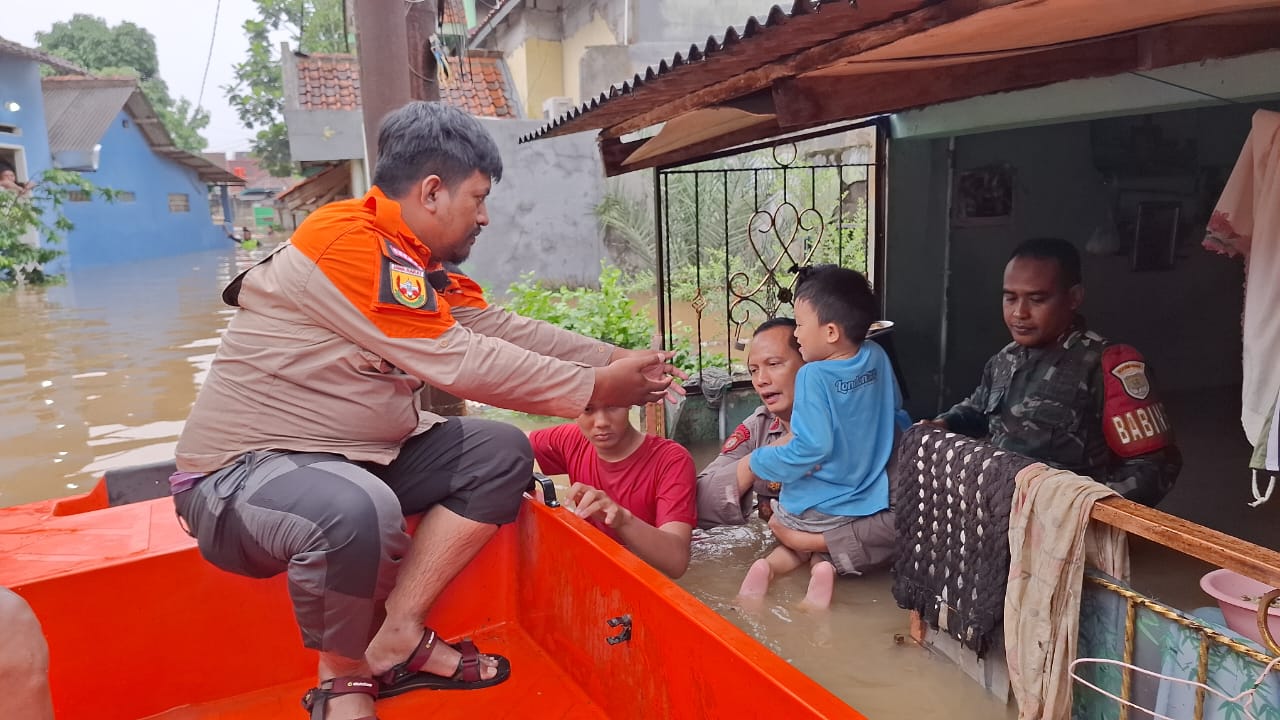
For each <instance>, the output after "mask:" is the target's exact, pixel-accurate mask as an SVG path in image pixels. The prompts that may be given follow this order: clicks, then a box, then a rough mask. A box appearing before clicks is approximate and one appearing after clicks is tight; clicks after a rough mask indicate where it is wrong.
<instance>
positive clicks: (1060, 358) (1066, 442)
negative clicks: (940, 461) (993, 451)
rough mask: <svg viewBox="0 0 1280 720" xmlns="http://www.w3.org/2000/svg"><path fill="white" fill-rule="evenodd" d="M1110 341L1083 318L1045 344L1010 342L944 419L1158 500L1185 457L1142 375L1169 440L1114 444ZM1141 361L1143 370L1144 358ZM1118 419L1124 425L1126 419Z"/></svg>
mask: <svg viewBox="0 0 1280 720" xmlns="http://www.w3.org/2000/svg"><path fill="white" fill-rule="evenodd" d="M1108 347H1112V345H1111V343H1109V342H1108V341H1107V340H1106V339H1104V338H1103V337H1101V336H1099V335H1097V334H1095V333H1093V332H1090V331H1088V330H1086V329H1085V327H1084V323H1083V321H1078V322H1077V323H1076V324H1075V325H1074V326H1073V327H1072V329H1071V330H1069V331H1068V332H1067V334H1066V335H1065V336H1064V338H1063V340H1062V341H1061V342H1060V343H1055V344H1053V345H1051V346H1048V347H1043V348H1024V347H1022V346H1020V345H1018V344H1017V343H1010V344H1009V345H1007V346H1005V347H1004V349H1002V350H1001V351H1000V352H998V353H996V354H995V355H994V356H992V358H991V359H990V360H988V361H987V365H986V367H985V368H984V369H983V371H982V382H981V384H979V385H978V387H977V389H976V390H974V391H973V394H972V395H970V396H969V397H968V398H966V399H965V400H964V401H962V402H960V403H958V404H957V405H956V406H955V407H953V408H951V410H949V411H948V412H946V413H945V414H943V415H942V416H940V418H939V419H942V420H945V421H946V423H947V427H948V428H949V429H951V430H952V431H953V432H958V433H963V434H965V435H969V436H971V437H984V436H990V438H989V441H990V442H991V443H992V444H993V445H996V446H997V447H1000V448H1003V449H1005V450H1009V451H1012V452H1016V453H1019V454H1021V455H1025V456H1027V457H1030V458H1034V459H1036V460H1039V461H1041V462H1044V463H1046V464H1049V465H1052V466H1054V467H1059V468H1063V469H1065V470H1070V471H1072V472H1074V473H1077V474H1079V475H1085V476H1088V477H1092V478H1093V479H1095V480H1097V481H1099V482H1102V483H1105V484H1106V485H1109V486H1111V487H1112V488H1113V489H1115V490H1116V492H1118V493H1120V494H1121V495H1124V496H1125V497H1127V498H1129V499H1131V500H1134V501H1137V502H1141V503H1144V504H1147V505H1155V504H1156V503H1158V502H1159V501H1160V499H1161V498H1163V497H1164V496H1165V494H1166V493H1168V492H1169V490H1170V489H1172V487H1173V483H1174V481H1175V480H1176V479H1177V475H1178V472H1179V471H1180V470H1181V468H1182V458H1181V455H1180V454H1179V453H1178V449H1177V447H1176V446H1175V445H1173V444H1172V442H1171V438H1172V429H1171V428H1170V427H1169V425H1168V419H1167V415H1166V414H1165V413H1164V410H1163V406H1162V405H1160V404H1159V402H1158V396H1157V395H1156V393H1155V390H1154V389H1153V388H1151V387H1149V385H1148V383H1149V380H1148V379H1147V378H1146V377H1145V376H1144V377H1142V378H1141V384H1140V385H1138V386H1136V387H1138V388H1139V390H1140V392H1141V395H1142V397H1143V398H1144V399H1147V398H1149V400H1150V403H1149V405H1154V406H1155V409H1154V410H1153V411H1152V413H1151V414H1150V415H1149V416H1148V415H1147V413H1146V411H1145V410H1144V412H1143V422H1144V423H1146V422H1147V418H1148V417H1151V418H1157V415H1156V413H1158V419H1156V420H1153V421H1152V422H1153V423H1154V424H1155V425H1156V426H1157V428H1159V429H1161V430H1162V435H1163V436H1164V437H1167V438H1170V442H1168V444H1166V445H1165V446H1164V447H1161V448H1158V449H1156V450H1154V451H1151V452H1147V453H1144V454H1139V455H1133V456H1129V457H1122V456H1121V455H1120V454H1118V453H1117V452H1115V450H1113V447H1112V444H1110V443H1109V441H1108V436H1107V433H1106V432H1105V427H1104V426H1105V424H1106V423H1107V422H1111V421H1116V418H1115V417H1113V416H1112V415H1111V414H1110V411H1109V410H1108V409H1107V408H1106V407H1104V405H1105V404H1106V403H1107V390H1106V388H1105V387H1104V374H1103V363H1102V359H1103V352H1104V350H1106V349H1107V348H1108ZM1130 352H1133V353H1134V355H1136V351H1132V350H1130ZM1138 357H1139V358H1140V356H1138ZM1138 365H1139V367H1140V368H1141V369H1142V370H1141V372H1142V373H1145V364H1144V363H1141V362H1139V363H1138ZM1117 387H1119V386H1117ZM1120 417H1121V418H1123V417H1124V416H1123V415H1121V416H1120ZM1117 425H1118V426H1119V427H1120V432H1121V433H1124V432H1126V431H1125V425H1124V423H1123V420H1121V421H1119V422H1118V423H1117Z"/></svg>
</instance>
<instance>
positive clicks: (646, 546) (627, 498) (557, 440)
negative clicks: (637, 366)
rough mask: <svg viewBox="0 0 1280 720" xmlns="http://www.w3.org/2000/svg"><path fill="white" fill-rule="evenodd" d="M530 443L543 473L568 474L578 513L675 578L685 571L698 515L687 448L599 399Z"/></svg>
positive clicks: (539, 433) (533, 436) (537, 432)
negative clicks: (649, 430)
mask: <svg viewBox="0 0 1280 720" xmlns="http://www.w3.org/2000/svg"><path fill="white" fill-rule="evenodd" d="M529 443H530V444H531V445H533V456H534V459H535V460H537V462H538V467H539V468H541V469H542V472H544V473H547V474H548V475H568V476H569V481H570V483H572V484H571V486H570V487H569V499H570V500H571V501H573V504H574V507H576V508H577V510H576V513H577V515H578V517H581V518H585V519H587V520H589V521H590V522H591V524H592V525H595V526H596V527H598V528H600V529H601V530H603V531H604V532H605V534H607V535H609V536H610V537H612V538H613V539H615V540H617V541H618V542H620V543H622V544H623V545H625V546H627V549H629V550H631V552H633V553H635V554H636V555H638V556H639V557H640V559H641V560H644V561H645V562H647V563H649V564H650V565H652V566H654V567H655V568H657V569H659V570H661V571H662V572H664V573H666V574H667V575H669V576H670V577H673V578H678V577H680V576H681V575H683V574H684V571H685V570H686V569H688V567H689V539H690V538H691V537H692V535H693V526H694V525H695V524H697V521H698V518H697V510H696V505H695V500H694V497H695V491H694V488H695V486H696V483H695V480H694V476H695V473H694V469H693V458H692V457H691V456H690V455H689V451H688V450H685V449H684V448H683V447H681V446H680V445H679V444H677V443H675V442H672V441H671V440H667V439H666V438H661V437H657V436H655V435H646V434H644V433H642V432H640V431H639V430H637V429H636V428H635V427H634V426H633V425H632V424H631V419H630V417H629V408H625V407H604V406H595V405H588V406H587V409H586V410H584V411H583V413H582V414H581V415H579V416H578V419H577V421H576V422H575V423H572V424H568V425H558V426H556V427H553V428H547V429H545V430H535V431H534V432H532V433H530V434H529Z"/></svg>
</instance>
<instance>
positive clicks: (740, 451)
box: [697, 318, 804, 528]
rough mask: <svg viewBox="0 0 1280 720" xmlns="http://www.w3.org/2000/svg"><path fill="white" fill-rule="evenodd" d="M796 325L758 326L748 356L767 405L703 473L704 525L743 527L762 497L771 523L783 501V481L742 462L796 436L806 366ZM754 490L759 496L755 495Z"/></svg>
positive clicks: (700, 519)
mask: <svg viewBox="0 0 1280 720" xmlns="http://www.w3.org/2000/svg"><path fill="white" fill-rule="evenodd" d="M795 327H796V324H795V321H794V320H792V319H791V318H774V319H772V320H768V321H765V322H764V323H763V324H761V325H760V327H758V328H756V332H755V334H754V336H752V338H751V348H750V350H749V351H748V352H747V369H748V371H749V372H750V373H751V385H752V386H753V387H754V388H755V390H756V393H757V394H758V395H759V396H760V401H761V402H762V403H763V404H762V405H761V406H760V407H758V408H756V411H755V412H753V413H751V415H750V416H748V417H747V419H745V420H743V421H742V424H741V425H739V426H738V427H737V429H735V430H734V431H733V433H731V434H730V435H729V437H728V438H727V439H726V440H725V442H724V447H723V448H721V450H720V454H719V455H718V456H716V458H715V459H714V460H712V461H711V462H710V463H709V464H708V465H707V467H706V468H704V469H703V470H702V472H701V473H699V474H698V481H697V482H698V526H699V527H701V528H712V527H717V526H720V525H743V524H745V523H746V522H747V520H748V519H749V518H750V517H751V508H752V507H754V506H755V504H756V501H757V498H758V501H759V505H760V517H761V518H763V519H765V520H768V519H769V514H770V510H769V500H771V499H773V498H776V497H778V491H779V490H780V489H781V488H780V487H779V486H778V484H777V483H768V482H765V481H764V480H761V479H759V478H757V477H755V476H754V475H752V474H751V473H750V472H743V471H745V470H747V469H749V468H747V464H746V463H739V462H738V461H739V460H743V459H745V458H746V457H747V456H748V455H750V454H751V451H752V450H755V449H756V448H761V447H764V446H766V445H775V444H777V443H779V442H781V441H782V438H783V437H784V436H786V434H787V433H789V432H790V430H791V429H790V427H789V423H790V422H791V403H792V400H793V396H794V394H795V382H796V372H797V371H799V370H800V366H801V365H803V364H804V358H802V357H800V349H799V346H798V345H796V341H795V336H794V335H793V333H794V332H795ZM753 491H754V492H753Z"/></svg>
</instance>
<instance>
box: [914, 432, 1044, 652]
mask: <svg viewBox="0 0 1280 720" xmlns="http://www.w3.org/2000/svg"><path fill="white" fill-rule="evenodd" d="M1031 463H1032V461H1031V460H1030V459H1028V458H1025V457H1022V456H1021V455H1016V454H1014V453H1010V452H1005V451H1002V450H1000V449H999V448H996V447H994V446H992V445H988V444H986V443H983V442H979V441H977V440H972V439H970V438H967V437H964V436H963V435H956V434H954V433H948V432H943V431H941V430H937V429H935V428H933V427H930V426H928V425H917V426H915V427H913V428H911V429H910V430H908V431H907V432H906V433H904V434H903V436H902V442H901V444H900V445H899V448H898V455H897V466H896V472H897V473H898V476H897V483H896V486H895V488H894V497H893V500H894V502H893V505H894V511H895V513H896V514H897V548H896V554H897V559H896V560H895V562H894V581H893V597H894V599H895V600H897V602H898V606H899V607H902V608H905V609H907V610H915V611H916V612H919V613H920V615H921V616H922V617H923V618H924V620H925V621H926V622H928V623H929V624H930V625H932V626H933V627H936V628H938V629H939V630H942V631H943V632H946V633H947V634H949V635H951V636H952V637H954V638H955V639H957V640H959V641H960V642H961V643H963V644H964V645H965V646H966V647H968V648H969V649H971V650H973V651H974V652H976V653H978V655H979V656H982V655H984V654H985V653H986V651H987V649H988V648H989V647H991V644H992V642H993V640H994V637H995V635H996V633H997V632H998V630H999V629H1000V621H1001V618H1002V617H1003V616H1004V593H1005V585H1006V583H1007V582H1008V577H1009V536H1008V531H1009V510H1010V504H1011V502H1012V499H1013V490H1014V478H1015V476H1016V475H1017V474H1018V471H1020V470H1022V469H1023V468H1024V467H1026V466H1028V465H1030V464H1031Z"/></svg>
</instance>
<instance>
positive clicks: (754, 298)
mask: <svg viewBox="0 0 1280 720" xmlns="http://www.w3.org/2000/svg"><path fill="white" fill-rule="evenodd" d="M883 142H884V140H883V137H882V135H881V131H880V129H879V128H878V127H877V126H876V125H873V124H869V123H868V124H863V125H859V126H855V127H853V128H844V129H841V130H838V131H835V132H829V131H828V132H826V133H824V134H815V135H813V136H805V137H801V138H793V139H789V140H787V141H784V142H779V143H775V144H765V145H759V146H755V147H751V148H745V149H743V150H741V151H738V152H736V153H735V154H727V153H726V154H724V155H722V156H721V157H718V158H715V159H712V160H708V161H705V162H702V163H699V164H697V165H691V166H684V167H679V168H664V169H660V170H658V171H657V173H656V175H655V196H656V198H657V210H658V216H657V227H656V233H655V234H656V235H657V238H658V243H657V245H658V247H657V250H658V252H657V253H656V264H657V268H656V272H657V283H658V291H659V298H658V311H659V318H658V323H659V329H660V331H661V333H662V335H663V338H664V341H665V346H666V347H668V348H672V347H690V348H691V355H693V356H691V357H688V358H678V359H683V360H684V361H685V363H686V367H691V368H693V369H694V370H696V371H698V372H701V371H703V370H707V369H710V368H720V369H722V370H725V371H728V372H729V373H730V374H731V375H733V369H734V367H735V366H736V367H737V370H738V371H739V372H740V371H741V370H743V368H744V366H745V362H746V357H745V351H744V349H745V343H746V341H747V340H749V339H750V336H751V333H752V331H753V330H754V329H755V327H756V326H757V325H759V324H760V323H761V322H764V321H765V320H766V319H768V318H771V317H775V316H777V315H779V314H781V315H788V316H789V315H791V314H792V310H791V301H792V292H793V290H794V287H795V280H796V276H795V273H794V269H795V268H796V267H797V266H804V265H808V264H816V263H835V264H838V265H842V266H845V267H850V268H853V269H856V270H858V271H860V272H863V273H865V274H867V276H868V278H869V279H870V280H871V282H872V285H873V286H878V283H877V280H878V278H877V277H876V274H877V270H876V268H877V265H878V264H877V262H876V259H877V258H876V254H877V253H876V249H877V247H878V244H879V243H878V241H877V238H881V237H882V233H881V232H880V228H881V227H882V218H881V217H880V214H881V213H880V211H879V210H878V208H881V207H883V204H882V203H881V202H879V193H880V192H882V189H883V187H884V184H883V182H881V178H882V172H883V162H882V158H883V153H882V152H881V150H882V148H883Z"/></svg>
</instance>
